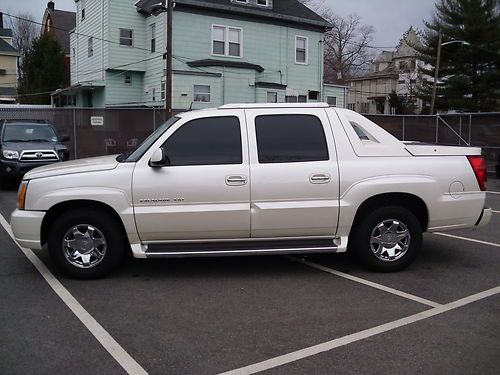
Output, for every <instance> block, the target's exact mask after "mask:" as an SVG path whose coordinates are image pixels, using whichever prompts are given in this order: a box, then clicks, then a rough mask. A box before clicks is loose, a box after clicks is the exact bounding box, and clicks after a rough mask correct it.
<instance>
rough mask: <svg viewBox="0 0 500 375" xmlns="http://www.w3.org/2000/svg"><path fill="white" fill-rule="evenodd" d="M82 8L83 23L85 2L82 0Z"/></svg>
mask: <svg viewBox="0 0 500 375" xmlns="http://www.w3.org/2000/svg"><path fill="white" fill-rule="evenodd" d="M81 7H82V21H83V20H84V19H85V0H81Z"/></svg>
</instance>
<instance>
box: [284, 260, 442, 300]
mask: <svg viewBox="0 0 500 375" xmlns="http://www.w3.org/2000/svg"><path fill="white" fill-rule="evenodd" d="M288 258H289V259H291V260H293V261H296V262H300V263H303V264H305V265H308V266H309V267H312V268H316V269H318V270H320V271H324V272H328V273H331V274H332V275H335V276H340V277H343V278H344V279H348V280H351V281H355V282H357V283H360V284H363V285H367V286H370V287H372V288H375V289H379V290H382V291H384V292H387V293H391V294H395V295H396V296H399V297H403V298H406V299H410V300H412V301H415V302H418V303H422V304H424V305H427V306H431V307H438V306H442V305H441V304H440V303H436V302H433V301H429V300H428V299H425V298H420V297H418V296H415V295H413V294H409V293H405V292H402V291H400V290H397V289H393V288H390V287H387V286H385V285H381V284H377V283H374V282H373V281H369V280H365V279H362V278H359V277H356V276H352V275H349V274H348V273H344V272H340V271H337V270H334V269H332V268H328V267H325V266H322V265H321V264H317V263H313V262H309V261H308V260H304V259H300V258H297V257H293V256H288Z"/></svg>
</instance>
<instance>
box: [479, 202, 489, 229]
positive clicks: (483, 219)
mask: <svg viewBox="0 0 500 375" xmlns="http://www.w3.org/2000/svg"><path fill="white" fill-rule="evenodd" d="M492 213H493V211H492V210H491V208H486V207H485V208H483V211H482V212H481V216H479V219H478V220H477V223H476V228H480V227H484V226H485V225H488V223H489V222H490V220H491V215H492Z"/></svg>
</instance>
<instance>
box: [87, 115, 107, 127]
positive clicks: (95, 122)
mask: <svg viewBox="0 0 500 375" xmlns="http://www.w3.org/2000/svg"><path fill="white" fill-rule="evenodd" d="M90 125H92V126H103V125H104V117H103V116H91V117H90Z"/></svg>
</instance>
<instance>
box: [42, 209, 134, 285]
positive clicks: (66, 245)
mask: <svg viewBox="0 0 500 375" xmlns="http://www.w3.org/2000/svg"><path fill="white" fill-rule="evenodd" d="M48 248H49V253H50V256H51V258H52V260H53V261H54V262H55V263H56V264H57V266H58V267H59V268H60V269H61V271H62V272H63V273H65V274H66V275H68V276H70V277H74V278H78V279H93V278H99V277H103V276H106V275H108V274H109V273H110V272H111V271H112V270H113V269H114V268H116V266H118V264H119V263H120V261H121V259H122V258H123V253H124V248H125V240H124V237H123V235H122V230H121V228H120V227H119V226H118V225H117V224H116V223H115V222H114V220H113V218H111V217H109V216H108V215H103V214H102V213H97V212H96V211H92V210H76V211H73V212H68V213H66V214H64V215H62V216H60V217H59V218H58V219H57V220H56V221H55V222H54V224H53V225H52V227H51V228H50V232H49V238H48Z"/></svg>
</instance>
